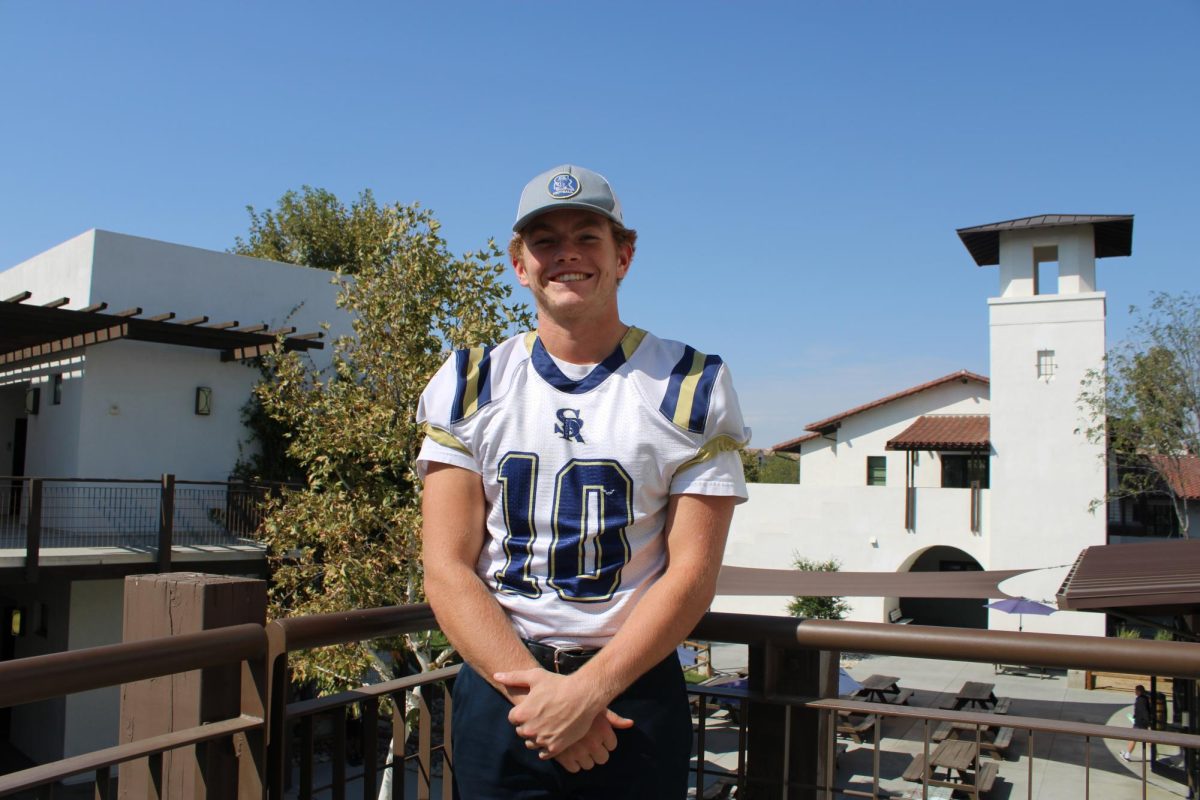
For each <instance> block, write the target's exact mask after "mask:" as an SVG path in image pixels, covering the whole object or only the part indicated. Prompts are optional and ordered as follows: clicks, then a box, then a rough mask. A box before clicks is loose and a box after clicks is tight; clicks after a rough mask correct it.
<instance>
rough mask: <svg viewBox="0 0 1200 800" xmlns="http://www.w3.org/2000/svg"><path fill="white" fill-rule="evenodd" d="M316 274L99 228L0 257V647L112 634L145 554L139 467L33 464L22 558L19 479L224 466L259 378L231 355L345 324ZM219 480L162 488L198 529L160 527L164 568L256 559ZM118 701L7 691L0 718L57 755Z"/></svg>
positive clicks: (153, 511) (147, 520)
mask: <svg viewBox="0 0 1200 800" xmlns="http://www.w3.org/2000/svg"><path fill="white" fill-rule="evenodd" d="M331 278H332V275H331V273H329V272H327V271H325V270H318V269H310V268H307V267H297V266H293V265H289V264H281V263H277V262H272V261H265V260H262V259H256V258H246V257H243V256H237V255H232V254H229V253H220V252H213V251H209V250H202V249H198V248H194V247H185V246H182V245H176V244H169V243H166V242H159V241H153V240H150V239H144V238H139V237H136V236H127V235H124V234H119V233H112V232H108V231H101V230H91V231H88V232H86V233H83V234H81V235H79V236H77V237H75V238H74V239H71V240H69V241H67V242H64V243H62V244H60V245H58V246H57V247H54V248H51V249H50V250H47V251H46V252H44V253H42V254H40V255H37V256H35V257H33V258H31V259H29V260H28V261H25V262H23V263H21V264H17V265H16V266H13V267H11V268H9V269H7V270H5V271H4V272H0V299H3V298H7V300H5V301H4V302H0V441H2V442H3V443H4V453H5V455H4V456H3V459H4V463H2V464H0V476H13V477H12V478H9V479H8V480H3V481H0V486H3V487H4V488H5V489H6V492H5V494H4V497H5V502H4V504H3V508H2V509H0V607H2V608H0V610H3V612H4V616H3V619H2V622H3V624H0V659H9V658H20V657H24V656H32V655H39V654H43V653H50V652H58V651H63V650H74V649H78V648H82V647H90V646H95V645H100V644H109V643H113V642H117V641H119V640H120V638H121V619H122V611H121V605H122V584H123V577H124V576H125V575H128V574H136V573H144V572H154V571H156V567H157V553H156V552H155V548H154V546H153V545H154V543H155V542H154V540H155V539H156V534H155V531H157V529H158V514H159V503H158V495H159V492H158V489H157V488H156V487H155V486H154V485H153V484H140V485H132V484H114V483H95V482H91V483H79V482H72V483H62V482H53V481H47V482H46V483H45V485H44V491H45V495H44V497H43V503H42V508H41V511H42V525H41V527H40V529H41V530H42V546H41V551H40V559H39V563H38V566H37V569H36V571H35V572H31V571H30V570H29V569H28V568H27V565H26V558H25V556H26V550H25V542H26V531H27V529H28V526H29V515H30V506H31V505H32V504H31V502H30V498H29V494H28V488H27V487H28V485H29V484H28V482H27V481H22V480H21V479H22V478H33V477H37V478H47V479H51V478H75V479H107V480H112V479H142V480H146V479H150V480H155V479H158V478H159V477H160V476H162V475H163V474H165V473H171V474H174V475H176V476H178V478H179V479H180V480H190V481H219V482H223V481H226V480H228V477H229V475H230V472H231V470H232V469H233V467H234V465H235V463H236V462H237V460H238V457H239V454H240V450H239V447H244V446H245V443H246V439H247V434H246V431H245V429H244V427H243V424H242V421H241V410H242V407H243V405H244V404H245V403H246V401H247V400H248V399H249V397H250V391H251V387H252V386H253V385H254V384H255V383H256V382H257V381H258V380H259V379H260V377H261V376H260V374H259V371H258V370H257V369H255V368H254V366H253V364H252V363H250V362H248V361H247V360H246V358H247V356H252V355H254V354H255V353H257V352H259V350H258V348H260V347H269V346H272V345H273V343H274V341H275V336H274V335H268V334H270V333H271V332H272V331H281V332H284V333H285V334H286V333H287V331H289V330H290V329H295V331H294V332H293V333H290V334H287V335H289V336H291V340H290V341H289V343H288V345H287V346H288V347H289V348H291V349H309V348H313V349H311V350H309V353H310V355H311V356H312V357H313V358H314V360H315V361H316V362H317V363H318V364H320V363H323V362H327V361H328V358H329V356H328V352H327V351H325V350H323V349H321V347H322V345H321V344H320V342H319V341H318V339H317V338H316V333H317V332H320V331H321V329H322V325H323V324H325V323H328V324H330V325H331V329H330V331H329V333H330V334H331V335H333V336H336V335H340V334H342V333H348V332H349V328H350V326H349V318H348V316H346V315H345V314H344V313H343V312H341V311H339V310H338V309H337V308H336V305H335V298H336V293H337V287H336V286H334V285H333V284H332V283H331ZM309 333H311V334H312V335H310V336H306V335H305V334H309ZM14 478H15V479H14ZM10 486H11V487H12V488H9V487H10ZM228 496H229V495H228V493H227V492H226V491H225V489H224V488H222V487H219V486H202V487H201V486H189V487H187V488H186V490H184V489H182V488H181V489H180V490H179V491H178V493H177V502H176V507H175V515H174V517H175V524H176V525H177V530H179V529H180V527H181V526H184V525H185V524H186V525H188V526H190V528H189V529H190V530H192V531H193V533H195V529H197V528H199V529H205V528H206V527H207V528H210V529H211V530H209V531H204V530H202V531H201V533H202V534H205V535H207V534H210V533H211V534H212V535H211V536H209V537H208V538H205V535H199V534H197V535H193V536H192V537H191V539H188V537H187V536H184V535H177V536H176V538H175V542H176V547H174V548H173V551H172V562H173V563H172V568H173V569H178V570H203V571H206V572H217V573H228V574H260V575H261V574H264V570H265V559H264V554H263V551H262V548H261V547H259V546H257V545H254V544H252V543H248V542H245V541H243V540H238V539H237V538H236V537H235V536H234V535H231V533H230V528H229V521H228V514H229V513H231V512H230V509H231V506H230V504H229V500H228ZM185 498H190V499H189V500H187V502H185ZM206 542H207V543H206ZM14 629H15V630H14ZM117 707H118V693H117V690H116V689H110V690H100V691H97V692H89V693H86V694H81V695H72V696H70V697H67V698H65V699H59V700H54V701H48V702H45V703H38V704H34V705H30V706H23V707H18V708H14V709H12V710H11V712H10V713H6V712H0V735H2V734H4V733H8V734H9V738H10V741H14V742H19V743H20V746H21V748H22V749H23V751H24V752H25V754H26V755H28V756H30V757H31V758H33V759H35V760H36V761H46V760H51V759H56V758H62V757H64V756H71V755H75V754H77V753H80V752H85V751H89V750H94V749H97V748H99V747H104V746H110V745H115V744H116V719H117ZM103 720H111V724H105V723H104V722H103Z"/></svg>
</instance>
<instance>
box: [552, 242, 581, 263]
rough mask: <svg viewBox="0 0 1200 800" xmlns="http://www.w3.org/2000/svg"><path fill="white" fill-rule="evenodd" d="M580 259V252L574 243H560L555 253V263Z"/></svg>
mask: <svg viewBox="0 0 1200 800" xmlns="http://www.w3.org/2000/svg"><path fill="white" fill-rule="evenodd" d="M578 258H579V250H578V249H577V248H576V247H575V244H574V242H570V241H567V240H565V239H564V240H563V241H561V242H559V243H558V248H557V249H556V250H555V251H554V260H555V261H559V262H562V261H575V260H577V259H578Z"/></svg>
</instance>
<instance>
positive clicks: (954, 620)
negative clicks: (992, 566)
mask: <svg viewBox="0 0 1200 800" xmlns="http://www.w3.org/2000/svg"><path fill="white" fill-rule="evenodd" d="M982 569H983V567H982V566H981V565H980V563H979V562H978V561H976V560H975V559H974V558H972V557H971V556H970V555H969V554H968V553H965V552H963V551H962V550H959V549H958V548H957V547H947V546H945V545H938V546H936V547H930V548H929V549H928V550H925V551H923V552H921V553H919V554H917V555H916V557H915V559H913V561H912V564H911V565H910V566H909V568H908V571H909V572H958V571H964V570H965V571H978V570H982ZM986 602H987V601H986V600H980V599H978V598H964V599H946V598H941V597H936V598H935V597H903V598H901V599H900V613H901V615H902V616H904V617H911V618H912V621H913V623H914V624H916V625H946V626H950V627H955V628H987V620H988V615H987V608H985V607H984V603H986Z"/></svg>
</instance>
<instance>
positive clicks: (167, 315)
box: [146, 311, 175, 322]
mask: <svg viewBox="0 0 1200 800" xmlns="http://www.w3.org/2000/svg"><path fill="white" fill-rule="evenodd" d="M169 319H175V312H174V311H168V312H167V313H165V314H155V315H154V316H153V317H146V321H147V322H166V321H167V320H169Z"/></svg>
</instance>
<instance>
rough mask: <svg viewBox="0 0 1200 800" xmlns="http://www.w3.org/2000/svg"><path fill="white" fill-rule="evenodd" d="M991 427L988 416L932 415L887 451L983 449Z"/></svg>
mask: <svg viewBox="0 0 1200 800" xmlns="http://www.w3.org/2000/svg"><path fill="white" fill-rule="evenodd" d="M990 427H991V426H990V424H989V417H988V415H987V414H930V415H928V416H924V417H918V418H917V421H916V422H914V423H913V424H912V425H909V426H908V427H907V428H905V429H904V431H902V432H901V433H900V434H899V435H897V436H896V437H895V438H893V439H892V440H891V441H889V442H888V443H887V449H888V450H984V449H986V448H987V447H988V444H989V442H988V434H989V428H990Z"/></svg>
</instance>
